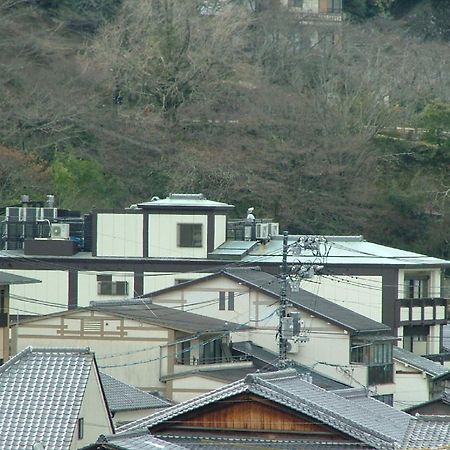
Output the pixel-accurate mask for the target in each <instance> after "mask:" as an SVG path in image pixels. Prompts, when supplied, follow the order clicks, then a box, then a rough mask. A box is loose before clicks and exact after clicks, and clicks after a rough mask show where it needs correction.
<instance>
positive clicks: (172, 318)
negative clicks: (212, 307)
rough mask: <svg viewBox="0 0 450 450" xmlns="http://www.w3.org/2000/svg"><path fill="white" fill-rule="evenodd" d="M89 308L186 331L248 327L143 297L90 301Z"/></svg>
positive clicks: (214, 330) (212, 330)
mask: <svg viewBox="0 0 450 450" xmlns="http://www.w3.org/2000/svg"><path fill="white" fill-rule="evenodd" d="M90 308H91V309H95V310H97V311H106V312H108V313H111V314H116V315H120V316H122V317H127V318H130V319H134V320H139V321H141V322H147V323H151V324H157V325H160V326H163V327H166V328H171V329H174V330H180V331H184V332H187V333H199V332H205V333H206V332H209V331H210V332H221V331H228V330H236V329H244V328H249V327H248V326H242V325H239V324H237V323H233V322H230V321H225V320H220V319H215V318H213V317H207V316H202V315H200V314H194V313H191V312H187V311H182V310H180V309H176V308H168V307H166V306H161V305H156V304H153V303H151V302H150V301H149V300H148V299H144V298H142V299H140V298H136V299H129V300H111V301H97V302H91V306H90Z"/></svg>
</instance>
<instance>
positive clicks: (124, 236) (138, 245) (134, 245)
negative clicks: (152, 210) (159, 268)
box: [97, 213, 143, 257]
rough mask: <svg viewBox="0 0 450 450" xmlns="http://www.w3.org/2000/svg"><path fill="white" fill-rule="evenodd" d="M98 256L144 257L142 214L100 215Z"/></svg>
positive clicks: (98, 221) (98, 220) (98, 217)
mask: <svg viewBox="0 0 450 450" xmlns="http://www.w3.org/2000/svg"><path fill="white" fill-rule="evenodd" d="M97 256H130V257H133V256H134V257H138V256H143V216H142V214H106V213H99V214H98V215H97Z"/></svg>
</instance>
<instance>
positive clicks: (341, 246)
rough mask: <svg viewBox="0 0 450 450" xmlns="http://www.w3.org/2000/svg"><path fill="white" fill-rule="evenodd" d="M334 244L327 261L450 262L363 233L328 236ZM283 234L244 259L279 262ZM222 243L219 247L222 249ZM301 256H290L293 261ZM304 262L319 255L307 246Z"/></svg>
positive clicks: (371, 262) (447, 263) (414, 264)
mask: <svg viewBox="0 0 450 450" xmlns="http://www.w3.org/2000/svg"><path fill="white" fill-rule="evenodd" d="M299 237H300V236H299V235H295V236H294V235H292V236H289V241H288V242H289V245H290V244H293V243H295V242H296V241H297V240H298V238H299ZM324 237H325V238H326V239H327V241H328V243H329V244H330V252H329V254H328V256H327V258H326V265H347V266H351V265H393V266H430V265H431V266H449V265H450V261H446V260H443V259H439V258H434V257H430V256H426V255H422V254H420V253H414V252H409V251H405V250H401V249H397V248H393V247H388V246H385V245H380V244H375V243H373V242H367V241H365V240H364V239H363V238H362V236H324ZM282 239H283V237H282V236H274V237H273V238H272V239H271V240H270V241H269V242H268V243H267V244H265V245H263V244H260V245H258V246H256V247H253V248H252V249H251V250H250V251H249V254H248V255H247V256H244V257H243V259H242V261H243V262H246V263H250V264H252V263H257V264H264V263H270V264H274V263H277V262H278V263H279V262H280V261H281V256H282V252H283V243H282ZM220 248H222V247H219V249H220ZM297 260H298V258H297V257H294V256H292V255H289V256H288V262H289V263H295V262H296V261H297ZM301 260H302V263H308V262H312V263H316V261H317V257H316V256H314V255H313V254H312V253H311V252H310V251H308V250H305V251H303V252H302V255H301Z"/></svg>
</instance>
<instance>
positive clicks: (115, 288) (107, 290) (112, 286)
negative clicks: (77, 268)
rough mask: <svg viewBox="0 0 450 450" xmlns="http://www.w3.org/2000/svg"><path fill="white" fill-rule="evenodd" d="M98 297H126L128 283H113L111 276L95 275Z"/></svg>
mask: <svg viewBox="0 0 450 450" xmlns="http://www.w3.org/2000/svg"><path fill="white" fill-rule="evenodd" d="M97 294H98V295H128V281H113V280H112V275H97Z"/></svg>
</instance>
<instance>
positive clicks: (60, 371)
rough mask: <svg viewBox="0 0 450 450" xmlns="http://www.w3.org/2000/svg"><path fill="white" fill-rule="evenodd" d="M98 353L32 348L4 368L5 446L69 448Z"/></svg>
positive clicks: (1, 412)
mask: <svg viewBox="0 0 450 450" xmlns="http://www.w3.org/2000/svg"><path fill="white" fill-rule="evenodd" d="M92 367H93V354H92V353H90V352H89V351H88V350H86V349H84V350H83V349H77V350H76V349H73V350H67V349H32V348H31V347H29V348H27V349H26V350H24V351H23V352H21V353H19V354H18V355H16V356H15V357H13V358H11V359H10V360H9V361H8V362H7V363H6V364H4V365H3V366H2V367H0V448H1V449H5V450H6V449H20V450H31V449H32V446H33V445H34V444H36V443H38V442H40V443H41V444H43V446H44V447H45V448H46V449H52V450H65V449H69V447H70V443H71V441H72V435H73V433H74V430H75V426H76V423H77V419H78V414H79V410H80V407H81V402H82V400H83V395H84V392H85V387H86V383H87V381H88V378H89V374H90V371H91V368H92Z"/></svg>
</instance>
